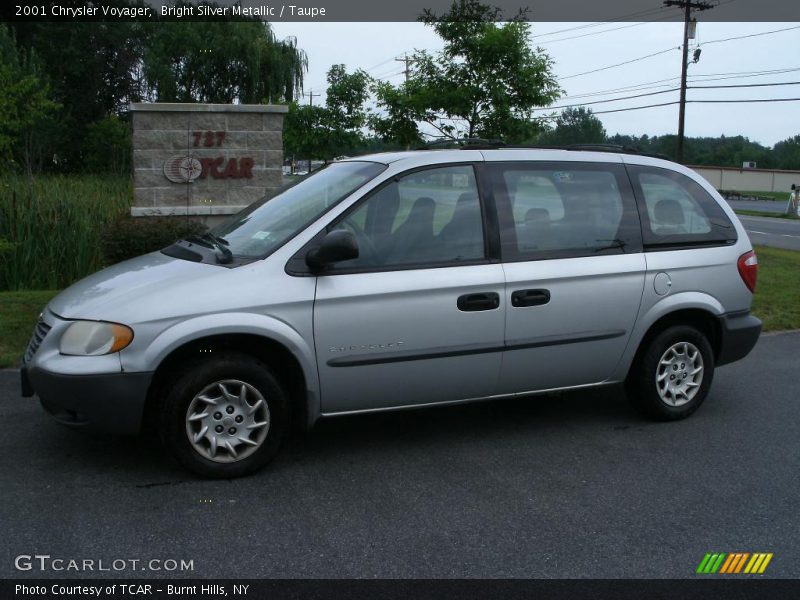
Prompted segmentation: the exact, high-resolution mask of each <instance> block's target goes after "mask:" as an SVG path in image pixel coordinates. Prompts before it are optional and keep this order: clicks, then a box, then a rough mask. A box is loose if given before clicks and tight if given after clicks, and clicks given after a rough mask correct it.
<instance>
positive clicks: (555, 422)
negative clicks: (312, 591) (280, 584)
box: [0, 333, 800, 578]
mask: <svg viewBox="0 0 800 600" xmlns="http://www.w3.org/2000/svg"><path fill="white" fill-rule="evenodd" d="M798 356H800V333H788V334H778V335H769V336H763V337H762V338H761V340H760V341H759V343H758V345H757V347H756V348H755V350H754V351H753V353H752V354H751V355H750V356H749V357H748V358H746V359H745V360H743V361H741V362H739V363H736V364H733V365H729V366H725V367H722V368H720V369H719V370H718V371H717V374H716V378H715V382H714V385H713V388H712V391H711V393H710V395H709V397H708V398H707V400H706V402H705V404H704V405H703V406H702V407H701V408H700V410H699V411H698V412H697V413H696V414H695V415H693V416H692V417H691V418H689V419H687V420H685V421H680V422H676V423H652V422H649V421H646V420H644V419H642V418H640V417H639V416H638V415H637V414H636V413H634V412H632V411H631V409H630V408H629V407H628V404H627V403H626V401H625V400H624V397H623V394H622V392H621V390H620V389H619V388H617V387H614V388H607V389H605V390H603V391H582V392H580V393H577V392H573V393H568V394H566V393H565V394H556V395H549V396H540V397H532V398H525V399H518V400H512V401H499V402H494V403H480V404H473V405H467V406H460V407H448V408H444V407H443V408H437V409H430V410H425V411H415V412H404V413H395V414H378V415H369V416H362V417H346V418H338V419H331V420H329V421H326V422H322V423H321V424H320V425H319V426H318V427H317V428H316V429H315V430H314V431H312V432H311V433H309V434H307V435H306V436H305V437H297V438H295V439H293V440H292V441H291V442H290V443H289V445H288V447H287V448H285V451H284V452H283V453H282V455H280V456H279V458H278V459H277V460H276V461H275V462H274V463H273V464H272V465H270V466H269V467H267V468H266V469H265V470H264V471H262V472H260V473H258V474H257V475H255V476H252V477H249V478H246V479H240V480H233V481H205V480H201V479H197V478H195V477H193V476H192V475H190V474H188V473H187V472H185V471H183V470H182V469H181V468H180V467H178V466H177V465H176V464H175V463H174V462H173V461H172V460H171V459H170V458H168V457H165V455H164V453H163V452H162V449H161V447H160V445H159V444H158V443H157V441H156V440H154V439H152V438H150V437H144V438H140V439H115V438H102V437H99V438H98V437H89V436H87V435H84V434H81V433H77V432H73V431H70V430H67V429H64V428H62V427H60V426H58V425H57V424H55V423H54V422H52V421H51V420H50V419H49V417H47V416H46V415H45V414H44V413H43V411H42V410H41V409H40V408H39V406H38V405H37V403H36V402H35V401H34V400H32V399H23V398H21V397H20V394H19V391H18V386H19V384H18V379H17V374H16V373H14V372H11V371H4V372H0V403H1V404H0V405H1V406H2V410H3V412H4V415H5V418H4V421H3V423H4V424H3V434H2V437H1V438H0V473H1V474H2V481H1V482H0V483H1V485H0V523H2V526H1V527H2V531H0V548H1V549H2V551H1V552H0V577H3V578H5V577H54V576H57V577H64V576H67V577H80V576H86V577H91V576H95V577H96V576H98V575H100V576H102V577H114V576H125V577H131V576H138V577H167V576H182V577H186V576H194V577H204V578H215V577H253V578H259V577H271V578H272V577H276V578H277V577H280V578H304V577H311V578H320V577H333V578H340V577H358V578H395V577H399V578H407V577H420V578H426V577H433V578H471V577H489V578H497V577H500V578H505V577H519V578H531V577H537V578H538V577H545V578H550V577H559V578H582V577H594V578H617V577H634V578H639V577H655V578H684V577H696V575H695V570H696V568H697V566H698V564H699V563H700V561H701V560H702V558H703V556H704V555H705V554H706V553H707V552H771V553H774V558H773V559H772V561H771V563H770V564H769V567H768V569H767V571H766V573H765V575H763V576H762V577H781V578H789V577H792V578H797V577H800V536H798V531H800V510H798V506H800V479H798V459H800V402H798V395H797V385H796V381H797V372H798V371H797V369H798V366H797V365H798ZM34 554H40V555H41V554H46V555H49V556H50V557H51V559H53V558H60V559H64V560H65V561H69V560H71V559H75V560H86V559H88V560H93V561H96V562H94V563H93V564H94V565H95V568H97V565H98V562H97V561H104V563H103V564H105V565H106V566H109V565H111V564H113V563H112V561H114V560H120V559H121V560H124V561H130V560H132V559H135V560H143V561H149V560H152V559H157V560H168V559H173V560H177V561H180V560H185V561H188V560H191V561H193V571H191V572H171V573H168V572H165V571H163V570H161V571H155V572H151V571H148V572H139V571H140V570H141V567H135V568H127V567H126V568H124V569H122V570H120V571H113V570H112V571H110V572H105V573H98V572H96V571H94V572H92V571H88V572H87V571H68V572H64V571H61V572H53V571H52V570H46V571H45V572H40V571H39V570H38V569H37V568H36V565H35V564H34V569H33V570H31V571H18V570H16V569H15V568H14V561H15V557H17V556H20V555H34ZM51 559H48V560H51ZM63 564H69V563H67V562H65V563H63ZM117 564H122V563H117ZM128 564H130V563H128ZM138 564H142V563H138ZM146 564H147V563H146ZM62 566H63V565H62Z"/></svg>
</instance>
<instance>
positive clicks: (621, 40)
mask: <svg viewBox="0 0 800 600" xmlns="http://www.w3.org/2000/svg"><path fill="white" fill-rule="evenodd" d="M699 17H700V20H701V22H700V23H699V24H698V28H697V33H698V37H697V39H696V40H695V43H697V42H699V43H700V46H701V48H702V55H701V58H700V61H699V63H697V64H692V65H690V66H689V77H690V84H689V85H690V86H691V85H692V83H691V82H692V77H695V78H696V79H695V82H694V83H695V85H736V84H754V83H777V82H794V81H800V28H797V29H793V30H790V31H785V32H781V33H775V34H771V35H763V36H757V37H750V38H746V39H740V40H733V41H728V42H721V43H713V44H712V43H710V42H712V41H714V40H721V39H724V38H730V37H736V36H744V35H751V34H757V33H761V32H767V31H772V30H776V29H785V28H788V27H798V26H800V24H798V23H703V22H702V15H699ZM272 26H273V28H274V31H275V33H276V35H277V37H279V38H285V37H289V36H295V37H297V43H298V46H299V47H300V48H302V49H303V50H305V52H306V53H307V55H308V60H309V71H308V74H307V76H306V84H305V90H306V92H308V91H310V90H313V91H314V93H323V94H324V91H325V73H326V72H327V70H328V68H330V66H331V65H332V64H337V63H344V64H345V65H347V68H348V71H352V70H354V69H357V68H362V69H365V70H368V71H369V74H370V75H372V76H374V77H380V78H382V79H387V80H388V81H391V82H393V83H400V82H401V81H402V79H403V75H402V73H401V71H402V69H403V65H402V63H400V62H395V61H394V60H393V59H394V58H398V57H401V56H402V55H403V54H404V53H406V52H408V53H411V52H413V51H414V50H415V49H420V50H422V49H426V50H438V49H440V48H441V46H442V45H441V41H440V40H439V38H438V37H437V36H436V35H435V34H434V33H433V32H432V30H431V29H430V28H428V27H425V26H424V25H422V24H419V23H287V22H282V23H273V24H272ZM560 30H569V31H563V32H561V33H558V32H559V31H560ZM600 32H606V33H600ZM586 34H592V35H586ZM595 34H596V35H595ZM682 34H683V24H682V23H663V22H652V23H604V24H596V25H592V24H589V23H533V24H532V44H533V45H534V46H540V47H541V48H542V49H543V50H544V51H546V52H547V53H548V54H549V55H550V57H551V58H552V59H553V61H554V63H555V68H554V70H555V75H556V77H557V78H559V79H560V84H561V86H562V87H563V88H564V89H565V96H564V98H562V99H561V100H559V101H557V102H556V104H555V105H556V106H562V105H567V104H577V103H583V102H593V101H597V100H608V99H611V98H617V97H621V96H631V95H635V94H643V93H650V92H658V91H662V90H668V89H671V88H675V87H678V85H679V83H680V60H681V59H680V50H679V47H680V44H681V41H682ZM575 36H584V37H579V38H576V37H575ZM565 38H573V39H565ZM690 47H693V45H692V44H690ZM670 49H671V50H670ZM661 51H666V52H664V53H663V54H659V55H657V56H653V57H650V58H646V59H643V60H639V61H636V62H632V63H630V64H626V65H623V66H619V67H615V68H611V69H607V70H602V71H599V72H597V73H593V74H588V75H579V76H576V77H573V75H576V74H580V73H583V72H585V71H590V70H594V69H599V68H602V67H606V66H609V65H613V64H616V63H622V62H625V61H628V60H633V59H637V58H639V57H643V56H645V55H649V54H654V53H657V52H661ZM780 69H795V70H794V71H789V72H784V73H773V74H768V75H764V76H756V77H753V76H742V75H736V76H734V75H733V74H736V73H745V72H747V73H755V72H763V71H773V70H780ZM716 74H719V75H716ZM729 74H730V75H729ZM701 75H712V76H709V77H699V76H701ZM723 77H724V78H726V79H719V80H717V81H711V79H718V78H723ZM667 78H673V79H670V80H669V81H658V82H657V83H651V82H656V81H657V80H664V79H667ZM701 80H707V81H701ZM648 83H649V84H650V85H649V86H646V87H651V86H662V87H653V89H636V90H631V91H625V90H622V91H616V92H613V93H610V94H607V95H595V96H581V97H578V96H579V95H583V94H595V93H597V92H604V91H608V90H612V89H617V88H624V87H626V86H637V85H641V84H648ZM573 97H574V99H573ZM687 98H688V99H690V100H691V99H696V100H700V99H709V100H711V99H713V100H719V99H751V98H800V85H785V86H779V87H751V88H741V89H736V88H729V89H704V90H699V89H695V90H689V91H688V93H687ZM322 99H323V100H324V96H323V97H322ZM677 99H678V92H677V91H675V92H669V93H664V94H658V95H652V96H644V97H640V98H634V99H629V100H621V101H618V102H608V103H602V104H593V105H591V106H590V107H591V108H592V109H593V110H594V111H595V112H600V111H604V110H613V109H617V108H627V107H633V106H642V105H647V104H658V103H661V102H669V101H673V100H677ZM319 101H320V98H318V97H314V102H315V103H317V102H319ZM304 102H308V98H305V99H304ZM542 114H547V111H543V113H542ZM598 117H599V118H600V119H601V120H602V121H603V125H604V126H605V128H606V131H607V132H608V133H609V134H614V133H626V134H633V135H643V134H648V135H661V134H665V133H675V132H676V131H677V122H678V106H677V105H673V106H665V107H660V108H651V109H645V110H639V111H629V112H621V113H611V114H599V115H598ZM686 134H687V135H688V136H719V135H722V134H724V135H729V136H734V135H744V136H747V137H748V138H750V139H751V140H753V141H757V142H760V143H762V144H765V145H770V146H771V145H773V144H775V142H778V141H780V140H783V139H786V138H788V137H791V136H793V135H797V134H800V102H773V103H758V104H756V103H753V104H688V105H687V111H686Z"/></svg>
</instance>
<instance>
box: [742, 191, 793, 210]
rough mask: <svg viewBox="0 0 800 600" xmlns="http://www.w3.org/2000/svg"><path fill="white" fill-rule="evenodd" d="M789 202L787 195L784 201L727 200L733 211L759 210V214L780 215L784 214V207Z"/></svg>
mask: <svg viewBox="0 0 800 600" xmlns="http://www.w3.org/2000/svg"><path fill="white" fill-rule="evenodd" d="M788 202H789V194H786V200H783V201H780V200H728V204H730V205H731V207H732V208H733V210H759V211H761V212H771V213H776V214H781V213H784V212H786V205H787V204H788Z"/></svg>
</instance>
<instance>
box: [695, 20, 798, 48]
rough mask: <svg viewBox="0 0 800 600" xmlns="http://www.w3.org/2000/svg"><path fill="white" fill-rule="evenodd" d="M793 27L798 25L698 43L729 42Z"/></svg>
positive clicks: (705, 44) (702, 44) (704, 44)
mask: <svg viewBox="0 0 800 600" xmlns="http://www.w3.org/2000/svg"><path fill="white" fill-rule="evenodd" d="M793 29H800V25H795V26H794V27H784V28H783V29H773V30H772V31H762V32H760V33H751V34H749V35H737V36H736V37H729V38H724V39H721V40H711V41H708V42H702V43H701V44H700V45H701V46H708V45H709V44H719V43H721V42H730V41H732V40H743V39H745V38H753V37H759V36H762V35H772V34H773V33H781V32H782V31H791V30H793Z"/></svg>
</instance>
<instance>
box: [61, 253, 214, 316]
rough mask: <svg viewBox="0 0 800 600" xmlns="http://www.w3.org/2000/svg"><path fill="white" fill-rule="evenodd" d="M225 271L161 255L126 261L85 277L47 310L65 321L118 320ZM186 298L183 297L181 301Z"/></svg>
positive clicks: (208, 265)
mask: <svg viewBox="0 0 800 600" xmlns="http://www.w3.org/2000/svg"><path fill="white" fill-rule="evenodd" d="M228 271H229V269H227V268H224V267H219V266H216V265H210V264H207V263H201V262H192V261H187V260H181V259H178V258H172V257H170V256H166V255H165V254H162V253H161V252H153V253H152V254H145V255H144V256H139V257H137V258H132V259H131V260H126V261H124V262H121V263H119V264H116V265H114V266H112V267H108V268H107V269H103V270H102V271H98V272H97V273H95V274H93V275H90V276H89V277H86V278H85V279H82V280H80V281H79V282H78V283H75V284H73V285H71V286H70V287H68V288H67V289H66V290H64V291H63V292H61V293H60V294H58V296H56V297H55V298H53V300H51V301H50V304H49V305H48V309H49V310H50V311H51V312H53V313H54V314H56V315H58V316H59V317H63V318H66V319H90V320H100V321H102V320H109V321H113V320H115V319H120V318H122V317H125V316H127V315H128V314H129V313H130V308H131V307H136V306H138V307H139V310H141V306H142V303H147V302H149V303H152V302H154V301H157V300H156V296H158V295H159V294H161V293H164V292H165V291H166V290H167V289H168V290H169V293H171V294H174V293H176V292H177V293H180V288H182V287H184V285H185V284H190V286H189V287H194V285H196V284H198V283H201V282H203V280H206V279H208V278H210V277H213V276H215V275H219V274H221V273H226V272H228ZM185 297H186V296H184V298H185Z"/></svg>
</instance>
